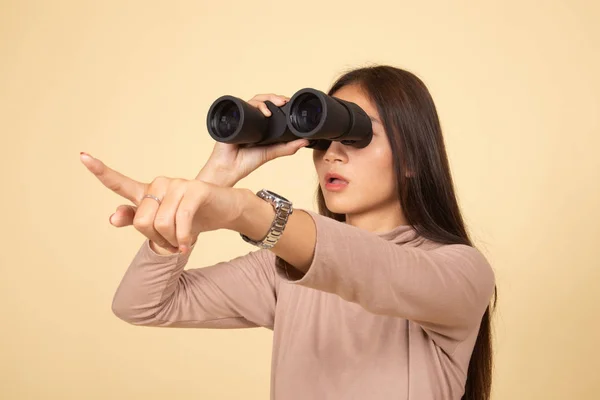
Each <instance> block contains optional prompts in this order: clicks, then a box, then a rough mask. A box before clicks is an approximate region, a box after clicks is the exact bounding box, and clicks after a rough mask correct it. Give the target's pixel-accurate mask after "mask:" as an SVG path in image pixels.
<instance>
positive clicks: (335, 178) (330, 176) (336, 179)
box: [325, 172, 349, 184]
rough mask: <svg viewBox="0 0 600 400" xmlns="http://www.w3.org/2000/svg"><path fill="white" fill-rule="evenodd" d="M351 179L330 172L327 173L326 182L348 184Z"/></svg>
mask: <svg viewBox="0 0 600 400" xmlns="http://www.w3.org/2000/svg"><path fill="white" fill-rule="evenodd" d="M348 182H349V181H348V179H347V178H345V177H344V176H342V175H340V174H336V173H334V172H328V173H327V174H325V184H328V183H345V184H347V183H348Z"/></svg>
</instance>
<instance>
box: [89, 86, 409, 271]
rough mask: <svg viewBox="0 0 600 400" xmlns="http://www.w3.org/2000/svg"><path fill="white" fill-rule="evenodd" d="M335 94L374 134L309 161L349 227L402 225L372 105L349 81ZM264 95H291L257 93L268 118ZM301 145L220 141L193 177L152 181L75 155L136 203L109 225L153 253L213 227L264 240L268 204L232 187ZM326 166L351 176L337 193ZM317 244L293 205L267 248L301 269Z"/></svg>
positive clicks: (186, 246) (187, 243)
mask: <svg viewBox="0 0 600 400" xmlns="http://www.w3.org/2000/svg"><path fill="white" fill-rule="evenodd" d="M335 95H336V96H337V97H339V98H341V99H344V100H348V101H352V102H354V103H356V104H358V105H359V106H360V107H362V108H363V109H364V110H365V111H366V112H367V114H368V115H369V116H370V117H371V118H372V120H373V121H374V122H373V130H374V137H373V140H372V142H371V143H370V144H369V145H368V146H367V147H365V148H363V149H356V148H353V147H351V146H345V145H342V144H341V143H339V142H332V144H331V146H330V147H329V148H328V149H327V150H326V151H317V150H314V156H313V161H314V164H315V168H316V171H317V174H318V176H319V181H320V184H321V185H322V188H323V191H324V196H325V200H326V203H327V206H328V208H329V209H330V210H332V211H334V212H336V213H344V214H346V216H347V222H348V223H349V224H351V225H354V226H357V227H359V228H362V229H366V230H368V231H371V232H379V231H387V230H391V229H393V228H394V227H396V226H398V225H400V224H404V223H405V220H404V217H403V214H402V211H401V208H400V204H399V201H398V200H397V199H396V195H395V189H394V185H395V179H394V176H393V172H392V152H391V148H390V145H389V141H388V139H387V136H386V135H385V131H384V130H383V126H382V125H381V123H380V122H379V121H380V119H379V115H378V114H377V111H376V109H375V107H374V106H373V105H372V104H371V103H370V102H369V100H368V99H367V97H366V96H364V95H363V93H362V92H361V91H360V89H359V88H357V87H354V86H348V87H345V88H343V89H341V90H340V91H339V92H337V93H336V94H335ZM265 100H271V101H273V102H274V103H275V104H278V103H279V104H281V105H283V104H285V102H286V101H288V100H289V98H287V97H285V96H277V95H274V94H267V95H257V96H255V97H254V98H253V99H251V100H249V103H250V104H252V105H253V106H255V107H257V108H259V109H261V111H262V112H263V113H264V114H265V115H267V116H268V115H269V114H270V112H269V110H268V109H267V108H266V107H265V105H264V101H265ZM306 144H307V142H306V141H305V140H297V141H294V142H290V143H287V144H278V145H271V146H266V147H264V148H252V149H241V148H239V147H238V146H236V145H228V144H224V143H219V142H217V143H216V144H215V148H214V150H213V153H212V155H211V157H210V159H209V160H208V161H207V163H206V165H205V166H204V167H203V169H202V170H201V171H200V172H199V173H198V175H197V176H196V179H193V180H187V179H181V178H169V177H164V176H160V177H157V178H155V179H154V180H153V181H152V182H150V183H144V182H139V181H136V180H134V179H132V178H129V177H127V176H125V175H123V174H121V173H119V172H118V171H116V170H114V169H112V168H110V167H108V166H107V165H105V164H104V163H103V162H102V161H101V160H99V159H97V158H94V157H92V156H91V155H89V154H86V153H83V152H82V153H81V155H80V157H81V162H82V163H83V164H84V165H85V166H86V167H87V168H88V170H89V171H90V172H92V173H93V174H94V175H95V176H96V178H98V179H99V180H100V182H101V183H102V184H103V185H104V186H105V187H107V188H108V189H110V190H112V191H113V192H115V193H117V194H119V195H120V196H122V197H123V198H125V199H127V200H129V201H131V202H132V203H133V206H132V205H121V206H119V207H118V208H117V210H116V212H115V213H114V214H113V215H111V217H109V221H110V223H111V224H113V225H114V226H117V227H124V226H130V225H133V226H134V227H135V228H136V229H137V230H138V231H139V232H140V233H142V234H143V235H144V236H146V237H147V238H148V239H149V240H150V246H151V247H152V249H153V250H154V251H156V252H157V253H159V254H164V255H166V254H173V253H176V252H182V253H187V252H189V251H191V248H192V247H193V246H194V244H195V242H196V240H197V237H198V235H199V234H200V233H201V232H206V231H211V230H217V229H229V230H234V231H237V232H239V233H241V234H244V235H246V236H248V237H250V238H252V239H255V240H260V239H262V238H263V237H264V235H265V234H266V232H267V231H268V229H269V227H270V225H271V222H272V221H273V218H274V216H275V212H274V210H273V208H272V206H271V205H270V204H268V203H267V202H265V201H263V200H262V199H260V198H258V197H257V196H256V195H255V194H254V193H253V192H251V191H250V190H249V189H237V188H233V187H232V186H233V185H235V183H236V182H237V181H239V179H241V178H242V177H244V176H246V175H248V174H249V173H251V172H252V171H254V170H255V169H257V168H258V167H260V166H261V165H263V164H264V163H266V162H268V161H270V160H272V159H275V158H278V157H284V156H289V155H292V154H294V153H296V152H297V151H298V150H299V149H300V148H301V147H303V146H305V145H306ZM225 166H227V167H225ZM329 171H335V172H336V173H339V174H341V175H343V176H344V177H346V178H347V179H348V180H349V182H350V183H349V185H348V186H347V187H346V189H345V190H343V191H342V192H338V193H334V192H329V191H328V190H327V189H326V188H325V180H324V177H325V174H326V173H327V172H329ZM373 177H377V179H373ZM146 194H152V195H154V196H157V197H158V198H159V199H160V202H157V201H156V200H154V199H151V198H147V197H144V196H145V195H146ZM315 245H316V227H315V225H314V222H313V220H312V217H311V216H310V215H309V214H308V213H306V212H304V211H302V210H297V212H294V213H293V214H292V215H291V216H290V218H289V220H288V224H287V225H286V229H285V234H284V235H282V237H281V238H280V240H279V241H278V243H277V244H276V246H274V247H273V248H272V249H271V251H273V252H274V253H275V254H277V255H278V256H279V257H281V258H282V259H284V260H286V261H287V262H288V263H289V264H291V265H292V266H294V267H296V268H297V269H298V270H300V271H302V272H306V271H307V270H308V268H309V266H310V265H311V263H312V259H313V255H314V248H315Z"/></svg>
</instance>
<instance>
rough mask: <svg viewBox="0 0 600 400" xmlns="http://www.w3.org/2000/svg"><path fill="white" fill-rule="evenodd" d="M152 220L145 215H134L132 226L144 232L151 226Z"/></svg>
mask: <svg viewBox="0 0 600 400" xmlns="http://www.w3.org/2000/svg"><path fill="white" fill-rule="evenodd" d="M152 224H153V220H152V219H151V218H149V217H148V216H146V215H140V216H138V215H136V216H135V217H134V218H133V226H134V227H135V229H137V230H138V231H140V232H146V231H148V229H149V228H151V227H152Z"/></svg>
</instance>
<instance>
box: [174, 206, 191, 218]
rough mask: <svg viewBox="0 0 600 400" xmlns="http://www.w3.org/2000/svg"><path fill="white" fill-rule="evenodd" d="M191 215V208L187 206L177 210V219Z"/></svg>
mask: <svg viewBox="0 0 600 400" xmlns="http://www.w3.org/2000/svg"><path fill="white" fill-rule="evenodd" d="M191 215H192V210H190V209H189V208H182V209H180V210H178V211H177V219H188V218H190V216H191Z"/></svg>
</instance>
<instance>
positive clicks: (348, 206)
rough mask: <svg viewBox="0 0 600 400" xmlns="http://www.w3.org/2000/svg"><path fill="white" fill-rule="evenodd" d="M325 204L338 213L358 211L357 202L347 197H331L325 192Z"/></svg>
mask: <svg viewBox="0 0 600 400" xmlns="http://www.w3.org/2000/svg"><path fill="white" fill-rule="evenodd" d="M325 205H326V206H327V209H328V210H329V211H331V212H333V213H336V214H354V213H355V212H356V208H357V207H356V203H352V202H351V201H348V200H346V199H341V198H331V196H327V194H325Z"/></svg>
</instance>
